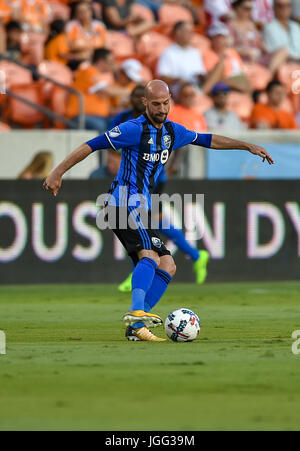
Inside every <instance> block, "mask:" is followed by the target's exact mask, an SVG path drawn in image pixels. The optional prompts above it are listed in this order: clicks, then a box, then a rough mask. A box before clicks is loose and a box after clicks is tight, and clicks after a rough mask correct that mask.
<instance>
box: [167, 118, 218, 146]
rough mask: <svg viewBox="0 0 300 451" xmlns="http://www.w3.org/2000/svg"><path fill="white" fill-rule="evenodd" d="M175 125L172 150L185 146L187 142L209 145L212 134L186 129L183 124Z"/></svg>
mask: <svg viewBox="0 0 300 451" xmlns="http://www.w3.org/2000/svg"><path fill="white" fill-rule="evenodd" d="M174 125H175V143H174V150H176V149H179V148H180V147H184V146H187V145H188V144H194V145H196V146H203V147H210V145H211V140H212V135H211V134H208V133H205V134H203V133H197V132H195V131H192V130H188V129H187V128H185V127H184V126H183V125H179V124H174Z"/></svg>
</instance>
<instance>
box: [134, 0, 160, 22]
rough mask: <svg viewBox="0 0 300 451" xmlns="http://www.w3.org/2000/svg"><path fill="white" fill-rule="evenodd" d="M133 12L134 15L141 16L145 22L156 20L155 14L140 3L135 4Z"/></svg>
mask: <svg viewBox="0 0 300 451" xmlns="http://www.w3.org/2000/svg"><path fill="white" fill-rule="evenodd" d="M132 11H133V13H134V14H136V15H138V16H140V17H141V18H142V19H144V20H155V18H154V14H153V12H152V11H150V9H149V8H146V7H145V6H143V5H139V4H138V3H133V5H132Z"/></svg>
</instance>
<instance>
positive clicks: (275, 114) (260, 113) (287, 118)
mask: <svg viewBox="0 0 300 451" xmlns="http://www.w3.org/2000/svg"><path fill="white" fill-rule="evenodd" d="M266 92H267V95H268V102H267V103H266V104H264V103H258V104H256V105H255V106H254V108H253V111H252V115H251V118H250V122H251V127H252V128H257V129H269V128H275V129H276V128H277V129H297V128H298V126H297V122H296V119H295V117H294V116H293V115H292V114H290V113H288V112H287V111H284V110H282V108H281V105H282V102H283V100H284V98H285V96H286V92H285V88H284V86H283V85H282V84H281V83H280V82H279V81H271V82H270V83H269V84H268V86H267V89H266Z"/></svg>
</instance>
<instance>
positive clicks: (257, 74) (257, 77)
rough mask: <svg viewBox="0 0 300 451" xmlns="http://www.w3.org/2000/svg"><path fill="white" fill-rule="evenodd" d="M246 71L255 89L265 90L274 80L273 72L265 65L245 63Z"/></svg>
mask: <svg viewBox="0 0 300 451" xmlns="http://www.w3.org/2000/svg"><path fill="white" fill-rule="evenodd" d="M243 67H244V72H245V74H246V76H247V78H248V79H249V81H250V83H251V86H252V87H253V89H259V90H264V89H265V88H266V86H267V84H268V83H269V82H270V81H271V80H272V74H271V72H270V71H269V70H268V69H267V68H266V67H264V66H261V65H260V64H256V63H244V64H243Z"/></svg>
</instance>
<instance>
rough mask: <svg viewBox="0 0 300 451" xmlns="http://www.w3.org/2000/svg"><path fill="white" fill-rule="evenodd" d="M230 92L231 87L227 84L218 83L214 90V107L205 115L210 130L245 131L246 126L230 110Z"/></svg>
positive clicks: (212, 93) (212, 94)
mask: <svg viewBox="0 0 300 451" xmlns="http://www.w3.org/2000/svg"><path fill="white" fill-rule="evenodd" d="M229 92H230V87H229V86H228V85H227V84H225V83H218V84H217V85H216V86H214V88H213V89H212V92H211V97H212V100H213V102H214V106H213V108H211V109H210V110H208V111H205V113H204V117H205V119H206V123H207V127H208V130H222V131H224V132H225V131H232V130H236V131H243V130H245V128H246V125H245V124H244V123H243V122H242V121H241V120H240V118H239V117H238V116H237V115H236V114H235V113H234V112H233V111H230V110H229V109H228V94H229Z"/></svg>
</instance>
